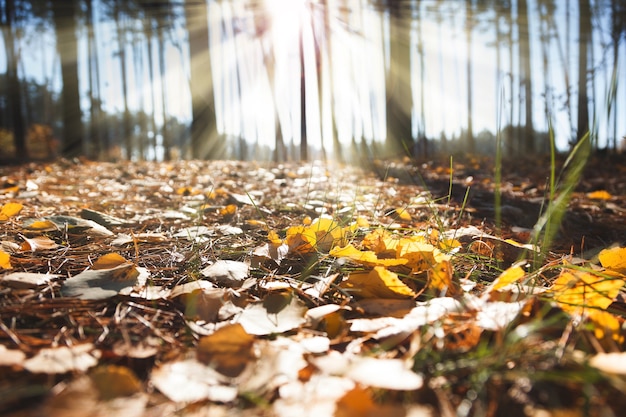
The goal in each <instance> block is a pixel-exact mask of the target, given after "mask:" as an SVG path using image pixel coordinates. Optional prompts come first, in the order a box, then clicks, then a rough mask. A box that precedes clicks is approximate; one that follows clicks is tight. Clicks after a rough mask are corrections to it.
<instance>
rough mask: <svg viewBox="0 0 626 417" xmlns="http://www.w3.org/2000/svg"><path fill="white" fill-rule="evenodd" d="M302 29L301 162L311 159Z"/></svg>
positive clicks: (300, 45)
mask: <svg viewBox="0 0 626 417" xmlns="http://www.w3.org/2000/svg"><path fill="white" fill-rule="evenodd" d="M302 31H303V29H302V28H300V41H299V47H300V160H301V161H307V160H308V159H309V154H308V152H309V144H308V141H307V136H306V130H307V129H306V122H307V120H306V71H305V69H304V36H303V34H302Z"/></svg>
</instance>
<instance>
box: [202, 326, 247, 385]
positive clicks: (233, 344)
mask: <svg viewBox="0 0 626 417" xmlns="http://www.w3.org/2000/svg"><path fill="white" fill-rule="evenodd" d="M253 345H254V337H253V336H251V335H249V334H248V333H246V331H245V330H244V328H243V327H242V326H241V324H239V323H236V324H231V325H227V326H225V327H221V328H219V329H218V330H216V331H215V333H213V334H211V335H209V336H204V337H203V338H202V339H200V341H199V342H198V347H197V349H196V354H197V357H198V361H200V362H202V363H204V364H206V365H209V366H211V367H212V368H214V369H215V370H217V371H218V372H219V373H221V374H224V375H226V376H228V377H231V378H234V377H236V376H238V375H239V374H241V372H242V371H243V370H244V368H245V367H246V366H247V365H248V363H250V362H251V361H253V360H254V359H255V357H254V352H253V350H252V347H253Z"/></svg>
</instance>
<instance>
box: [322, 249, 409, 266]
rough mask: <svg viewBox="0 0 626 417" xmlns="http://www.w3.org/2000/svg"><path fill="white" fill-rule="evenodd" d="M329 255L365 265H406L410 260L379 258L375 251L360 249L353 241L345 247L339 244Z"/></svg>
mask: <svg viewBox="0 0 626 417" xmlns="http://www.w3.org/2000/svg"><path fill="white" fill-rule="evenodd" d="M329 255H331V256H334V257H336V258H348V259H350V260H352V261H354V262H357V263H360V264H362V265H365V266H394V265H404V264H406V263H407V262H408V260H407V259H397V258H389V259H379V258H378V256H376V253H374V251H360V250H358V249H357V248H355V247H354V246H353V245H352V244H351V243H349V244H348V245H346V246H344V247H339V246H337V247H335V248H333V249H332V250H331V251H330V252H329Z"/></svg>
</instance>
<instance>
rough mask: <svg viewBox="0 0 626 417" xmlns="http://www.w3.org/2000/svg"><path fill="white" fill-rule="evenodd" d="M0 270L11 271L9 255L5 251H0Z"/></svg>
mask: <svg viewBox="0 0 626 417" xmlns="http://www.w3.org/2000/svg"><path fill="white" fill-rule="evenodd" d="M0 268H2V269H11V268H13V266H11V255H9V254H8V253H6V252H5V251H2V250H0Z"/></svg>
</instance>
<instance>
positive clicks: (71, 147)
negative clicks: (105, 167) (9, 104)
mask: <svg viewBox="0 0 626 417" xmlns="http://www.w3.org/2000/svg"><path fill="white" fill-rule="evenodd" d="M51 3H52V12H53V16H54V25H55V30H56V35H57V50H58V52H59V56H60V58H61V78H62V80H63V91H62V93H61V97H62V100H63V109H62V112H63V145H62V146H63V147H62V153H63V155H64V156H66V157H68V158H74V157H77V156H80V155H82V153H83V122H82V114H81V109H80V91H79V85H78V41H77V38H76V9H77V7H76V0H71V1H64V2H61V1H53V2H51Z"/></svg>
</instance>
